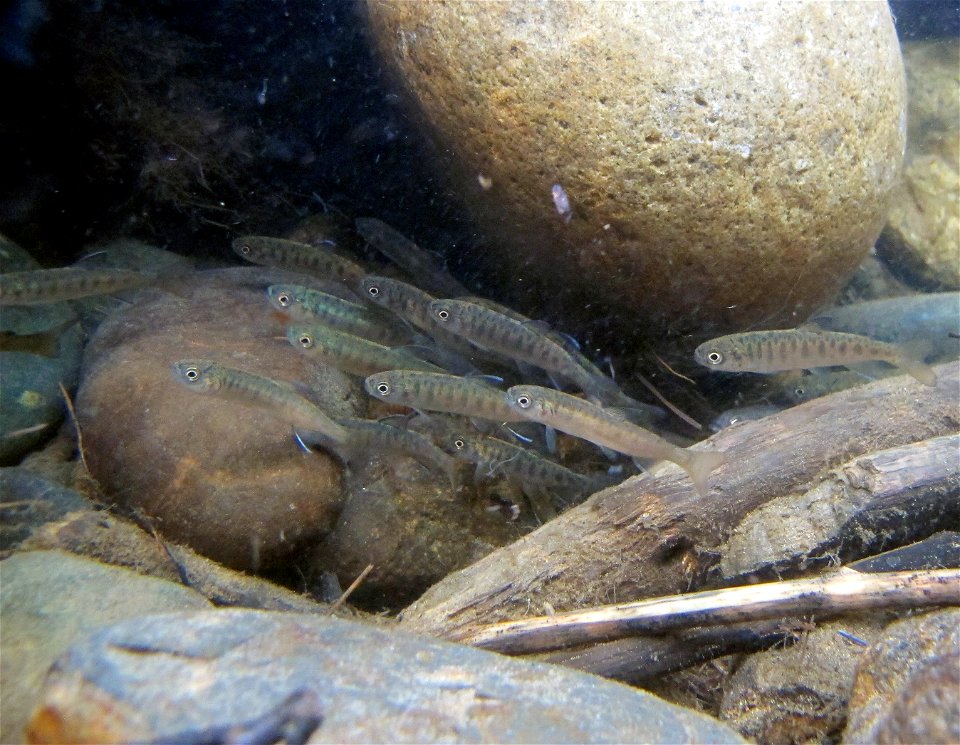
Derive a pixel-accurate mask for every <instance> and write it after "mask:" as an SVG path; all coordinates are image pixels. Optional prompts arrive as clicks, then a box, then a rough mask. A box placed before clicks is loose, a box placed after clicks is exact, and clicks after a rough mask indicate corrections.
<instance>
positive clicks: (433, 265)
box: [356, 217, 467, 297]
mask: <svg viewBox="0 0 960 745" xmlns="http://www.w3.org/2000/svg"><path fill="white" fill-rule="evenodd" d="M356 225H357V232H358V233H359V234H360V236H361V237H362V238H363V239H364V240H365V241H366V242H367V243H369V244H370V245H371V246H373V247H374V248H375V249H377V250H378V251H379V252H380V253H382V254H383V255H384V256H386V257H387V258H389V259H390V260H391V261H392V262H393V263H394V264H396V265H397V266H399V267H400V268H401V269H404V270H405V271H406V272H407V273H408V274H409V275H410V276H411V277H413V278H414V279H416V281H417V282H418V283H420V284H422V285H424V286H425V287H428V288H429V289H430V291H431V292H438V293H440V294H441V295H444V296H447V297H452V296H455V295H463V294H466V292H467V290H466V288H465V287H464V286H463V285H462V284H460V283H459V282H457V280H455V279H454V278H453V277H452V276H450V273H449V272H447V271H446V269H444V268H443V266H442V264H441V262H440V261H439V260H438V259H437V257H435V256H434V255H433V254H432V253H430V252H429V251H425V250H424V249H422V248H420V246H418V245H417V244H416V243H414V242H413V241H412V240H410V239H409V238H407V237H406V236H405V235H403V234H402V233H400V232H399V231H397V230H395V229H394V228H392V227H390V226H389V225H387V224H386V223H385V222H383V221H382V220H378V219H377V218H375V217H360V218H357V221H356Z"/></svg>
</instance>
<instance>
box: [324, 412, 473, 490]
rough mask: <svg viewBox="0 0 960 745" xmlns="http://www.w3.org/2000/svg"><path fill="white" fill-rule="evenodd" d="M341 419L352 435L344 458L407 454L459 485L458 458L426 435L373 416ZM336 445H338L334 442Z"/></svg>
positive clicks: (339, 421)
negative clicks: (373, 418) (372, 417)
mask: <svg viewBox="0 0 960 745" xmlns="http://www.w3.org/2000/svg"><path fill="white" fill-rule="evenodd" d="M337 421H338V423H339V424H340V426H342V427H343V428H344V429H345V430H346V431H347V433H348V436H349V438H350V439H349V442H348V444H347V447H346V449H343V448H341V449H340V450H341V451H342V454H341V457H343V458H344V460H346V461H348V462H349V461H350V460H351V459H352V458H354V457H357V456H358V455H361V454H369V453H385V452H386V453H398V454H401V455H407V456H409V457H411V458H413V459H414V460H415V461H417V462H418V463H420V464H421V465H423V466H424V467H426V468H428V469H430V470H431V471H439V472H440V473H442V474H444V475H445V476H446V477H447V479H448V480H449V481H450V486H451V487H453V488H454V489H456V488H457V487H458V477H457V463H456V461H455V460H454V459H453V458H451V457H450V456H449V455H448V454H447V453H445V452H444V451H443V450H441V449H440V448H438V447H437V446H436V445H434V444H433V441H432V440H431V439H430V438H429V437H427V436H426V435H423V434H420V433H419V432H414V431H412V430H409V429H401V428H400V427H393V426H391V425H389V424H384V423H382V422H377V421H373V420H372V419H338V420H337ZM333 449H337V447H336V446H335V445H334V446H333Z"/></svg>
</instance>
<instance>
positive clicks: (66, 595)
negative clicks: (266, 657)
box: [0, 551, 211, 745]
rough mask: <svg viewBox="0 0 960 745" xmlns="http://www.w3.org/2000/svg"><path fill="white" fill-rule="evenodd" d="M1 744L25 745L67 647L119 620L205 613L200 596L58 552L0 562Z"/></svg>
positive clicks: (19, 555)
mask: <svg viewBox="0 0 960 745" xmlns="http://www.w3.org/2000/svg"><path fill="white" fill-rule="evenodd" d="M0 578H2V584H3V592H2V593H0V627H2V629H3V638H2V654H0V679H2V681H3V686H2V688H0V742H2V743H4V744H5V745H9V744H11V743H22V742H26V739H25V736H24V726H25V725H26V723H27V720H28V718H29V716H30V713H31V711H32V710H33V707H34V704H35V703H36V700H37V697H38V695H39V693H40V688H41V685H42V683H43V679H44V676H45V675H46V673H47V670H48V668H49V667H50V665H51V663H52V662H53V661H54V660H55V659H56V658H57V657H58V656H59V655H60V654H62V653H63V651H64V650H66V649H67V648H68V647H69V646H70V645H71V644H74V643H76V642H78V641H80V640H81V639H83V638H84V637H85V636H87V635H88V634H90V633H92V632H94V631H96V630H98V629H99V628H101V627H103V626H107V625H108V624H111V623H114V622H116V621H119V620H121V619H126V618H131V617H136V616H142V615H146V614H148V613H158V612H160V611H168V610H171V609H183V608H193V609H196V608H209V607H211V606H210V604H209V603H208V602H207V600H206V599H205V598H204V597H203V596H202V595H200V594H199V593H197V592H194V591H193V590H191V589H189V588H186V587H183V586H182V585H177V584H174V583H173V582H167V581H165V580H159V579H154V578H152V577H144V576H142V575H139V574H136V573H134V572H131V571H129V570H127V569H119V568H117V567H112V566H107V565H106V564H100V563H99V562H96V561H92V560H90V559H85V558H82V557H80V556H75V555H73V554H68V553H64V552H63V551H28V552H23V553H17V554H14V555H13V556H11V557H10V558H8V559H5V560H4V561H2V562H0Z"/></svg>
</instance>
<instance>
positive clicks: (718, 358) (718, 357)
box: [707, 351, 723, 365]
mask: <svg viewBox="0 0 960 745" xmlns="http://www.w3.org/2000/svg"><path fill="white" fill-rule="evenodd" d="M707 362H710V363H711V364H714V365H719V364H720V363H721V362H723V355H722V354H720V352H717V351H713V352H708V353H707Z"/></svg>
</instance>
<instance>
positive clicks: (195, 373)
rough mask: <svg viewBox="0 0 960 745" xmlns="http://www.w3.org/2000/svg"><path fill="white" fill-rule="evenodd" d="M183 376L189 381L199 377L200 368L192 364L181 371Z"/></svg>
mask: <svg viewBox="0 0 960 745" xmlns="http://www.w3.org/2000/svg"><path fill="white" fill-rule="evenodd" d="M183 377H185V378H186V379H187V380H190V381H193V380H197V379H198V378H199V377H200V369H199V368H197V367H193V366H191V367H188V368H187V369H186V370H184V371H183Z"/></svg>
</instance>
